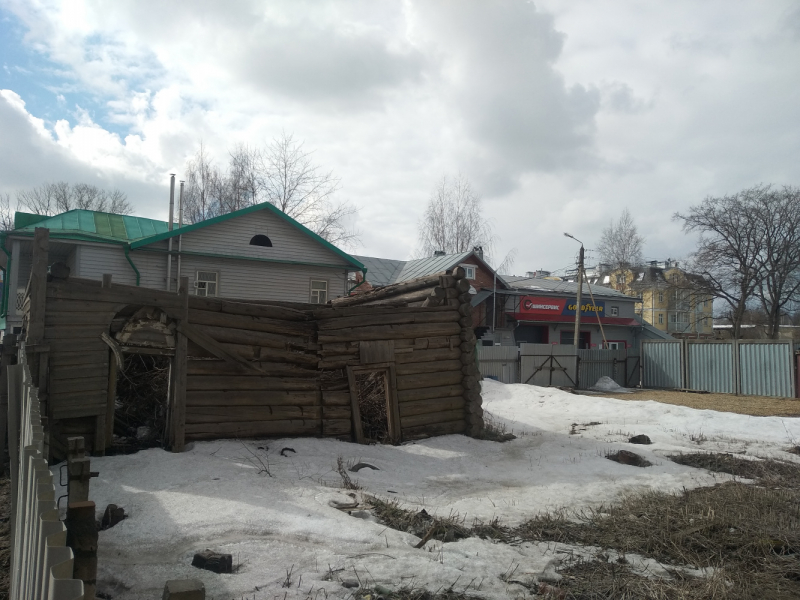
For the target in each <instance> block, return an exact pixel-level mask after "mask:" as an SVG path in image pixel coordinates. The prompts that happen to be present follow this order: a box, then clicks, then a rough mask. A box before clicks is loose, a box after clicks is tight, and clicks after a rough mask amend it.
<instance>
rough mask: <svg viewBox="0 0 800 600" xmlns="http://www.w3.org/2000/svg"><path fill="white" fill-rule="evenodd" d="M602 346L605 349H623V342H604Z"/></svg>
mask: <svg viewBox="0 0 800 600" xmlns="http://www.w3.org/2000/svg"><path fill="white" fill-rule="evenodd" d="M603 348H604V349H606V350H624V349H625V342H605V343H604V344H603Z"/></svg>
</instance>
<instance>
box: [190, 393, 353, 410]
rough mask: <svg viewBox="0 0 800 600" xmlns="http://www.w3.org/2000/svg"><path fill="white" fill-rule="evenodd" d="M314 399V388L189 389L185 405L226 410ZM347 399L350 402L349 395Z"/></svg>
mask: <svg viewBox="0 0 800 600" xmlns="http://www.w3.org/2000/svg"><path fill="white" fill-rule="evenodd" d="M326 393H331V392H326ZM316 401H317V392H316V391H315V390H312V391H297V390H293V391H274V390H238V391H237V392H236V393H235V394H228V393H225V392H224V391H220V390H189V391H187V392H186V406H187V407H203V406H221V407H225V408H227V409H228V410H235V409H236V407H239V406H313V405H314V404H315V403H316ZM347 401H348V402H350V396H349V395H348V397H347ZM187 410H188V408H187Z"/></svg>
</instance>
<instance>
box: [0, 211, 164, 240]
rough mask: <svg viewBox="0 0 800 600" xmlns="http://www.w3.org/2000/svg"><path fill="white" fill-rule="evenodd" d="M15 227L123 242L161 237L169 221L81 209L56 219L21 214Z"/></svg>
mask: <svg viewBox="0 0 800 600" xmlns="http://www.w3.org/2000/svg"><path fill="white" fill-rule="evenodd" d="M37 217H38V218H37ZM14 224H15V225H16V226H17V227H16V228H15V229H14V232H13V233H23V234H27V233H30V234H33V232H34V230H35V229H36V228H37V227H45V228H47V229H49V230H50V234H51V235H53V234H56V235H57V237H59V238H62V239H79V240H93V239H94V240H97V241H103V242H120V243H125V242H132V241H134V240H139V239H143V238H148V237H151V236H154V235H158V234H161V233H164V232H166V231H167V230H168V228H169V226H168V224H167V222H166V221H157V220H155V219H146V218H144V217H132V216H129V215H115V214H112V213H104V212H97V211H93V210H80V209H76V210H70V211H67V212H65V213H61V214H60V215H55V216H53V217H46V216H42V215H31V214H29V213H19V212H18V213H16V215H15V217H14Z"/></svg>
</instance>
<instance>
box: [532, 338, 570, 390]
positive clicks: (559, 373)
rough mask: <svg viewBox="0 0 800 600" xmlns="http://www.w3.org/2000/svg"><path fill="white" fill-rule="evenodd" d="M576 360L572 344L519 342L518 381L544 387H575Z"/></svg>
mask: <svg viewBox="0 0 800 600" xmlns="http://www.w3.org/2000/svg"><path fill="white" fill-rule="evenodd" d="M577 362H578V357H577V355H576V354H575V348H574V347H573V346H566V345H564V346H561V345H557V344H520V381H521V382H522V383H528V384H531V385H541V386H545V387H547V386H563V387H575V385H576V382H577V371H578V369H577Z"/></svg>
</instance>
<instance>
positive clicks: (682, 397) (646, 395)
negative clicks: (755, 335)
mask: <svg viewBox="0 0 800 600" xmlns="http://www.w3.org/2000/svg"><path fill="white" fill-rule="evenodd" d="M603 396H605V397H608V398H618V399H620V400H655V401H657V402H663V403H665V404H676V405H678V406H688V407H690V408H698V409H705V410H719V411H723V412H732V413H738V414H740V415H753V416H756V417H772V416H778V417H797V416H800V399H798V398H772V397H766V396H734V395H733V394H696V393H692V392H678V391H674V390H634V392H633V393H632V394H603Z"/></svg>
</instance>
